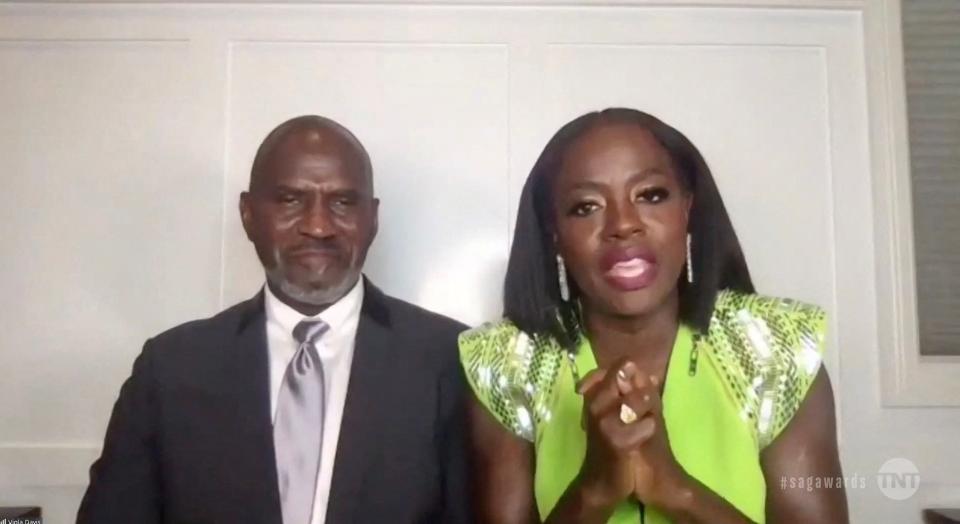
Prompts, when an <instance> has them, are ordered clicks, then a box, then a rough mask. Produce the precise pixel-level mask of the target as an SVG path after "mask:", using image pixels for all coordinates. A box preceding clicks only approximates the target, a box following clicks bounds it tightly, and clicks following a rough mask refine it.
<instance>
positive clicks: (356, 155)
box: [249, 115, 373, 193]
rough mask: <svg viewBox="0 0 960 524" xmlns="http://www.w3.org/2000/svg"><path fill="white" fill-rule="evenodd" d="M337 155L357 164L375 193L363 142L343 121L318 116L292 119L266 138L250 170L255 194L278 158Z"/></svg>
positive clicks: (371, 170) (370, 165) (368, 157)
mask: <svg viewBox="0 0 960 524" xmlns="http://www.w3.org/2000/svg"><path fill="white" fill-rule="evenodd" d="M309 151H314V152H319V151H324V152H333V153H335V154H336V155H338V156H339V157H341V158H342V159H343V161H344V162H348V163H351V164H355V166H356V167H357V168H358V169H357V171H358V172H360V173H361V174H362V176H363V177H364V178H365V182H366V183H367V184H369V187H370V191H371V193H372V192H373V165H372V163H371V162H370V155H369V154H368V153H367V150H366V148H364V147H363V144H361V143H360V140H359V139H358V138H357V137H356V135H354V134H353V133H351V132H350V130H349V129H347V128H346V127H344V126H342V125H340V123H339V122H337V121H335V120H332V119H330V118H326V117H323V116H318V115H303V116H298V117H295V118H291V119H290V120H287V121H286V122H284V123H282V124H280V125H279V126H277V127H275V128H274V129H273V131H270V134H268V135H267V137H266V138H264V139H263V142H262V143H261V144H260V147H259V148H258V149H257V154H256V156H255V157H254V158H253V166H252V167H251V169H250V185H249V188H250V190H251V191H253V190H254V188H255V187H256V186H258V185H260V182H261V181H262V179H263V177H264V176H266V175H267V174H269V166H270V165H271V163H272V162H273V161H274V160H277V158H276V157H278V156H286V155H289V154H290V153H293V152H309Z"/></svg>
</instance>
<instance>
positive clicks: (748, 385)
mask: <svg viewBox="0 0 960 524" xmlns="http://www.w3.org/2000/svg"><path fill="white" fill-rule="evenodd" d="M824 329H825V317H824V313H823V311H822V310H821V309H820V308H818V307H816V306H811V305H808V304H803V303H800V302H795V301H792V300H787V299H776V298H769V297H763V296H759V295H748V294H741V293H735V292H732V291H723V292H721V293H720V294H719V295H718V297H717V301H716V305H715V308H714V313H713V317H712V318H711V321H710V326H709V329H708V331H707V333H705V334H700V333H694V332H693V331H692V330H691V329H690V328H688V327H687V326H681V327H680V330H679V332H678V333H677V337H676V342H675V343H674V347H673V351H672V353H671V355H670V361H669V366H668V368H667V376H666V381H665V383H664V393H663V416H664V420H665V423H666V427H667V435H668V437H669V442H670V448H671V450H672V451H673V454H674V456H675V457H676V459H677V461H678V462H679V463H680V465H681V466H683V468H684V470H686V472H687V473H688V474H690V475H691V476H693V477H694V478H696V479H697V480H699V481H700V482H701V483H703V484H704V485H705V486H707V487H709V488H710V489H711V490H713V491H714V492H715V493H717V494H718V495H720V496H721V497H723V498H724V499H725V500H727V501H728V502H730V503H731V504H732V505H734V506H735V507H736V508H737V509H739V510H740V511H741V512H742V513H743V514H744V515H746V516H747V517H749V518H750V519H751V520H752V521H754V522H758V523H762V522H764V520H765V519H764V501H765V497H766V484H765V482H764V478H763V472H762V471H761V469H760V451H761V450H762V449H763V448H764V447H765V446H766V445H767V444H769V443H770V442H771V441H772V440H773V439H774V438H776V436H777V435H778V434H779V433H780V432H781V431H782V430H783V428H784V427H786V425H787V423H788V422H789V421H790V419H791V418H792V417H793V415H794V413H796V411H797V409H798V408H799V406H800V403H801V402H802V401H803V398H804V397H805V395H806V393H807V390H808V389H809V387H810V384H811V383H812V382H813V379H814V377H815V376H816V374H817V371H818V369H819V367H820V362H821V353H822V350H823V342H824ZM460 358H461V363H462V364H463V368H464V370H465V371H466V375H467V379H468V381H469V383H470V386H471V387H472V389H473V391H474V394H475V395H476V397H477V399H478V400H479V401H480V402H481V403H482V404H483V405H484V406H485V407H486V408H487V409H488V410H489V411H490V413H491V414H493V416H494V417H495V418H496V419H497V420H498V421H499V422H500V423H501V424H502V425H503V426H504V427H505V428H507V429H508V430H510V431H511V432H513V433H514V434H516V435H518V436H519V437H522V438H524V439H525V440H528V441H530V442H531V443H533V444H534V449H535V453H536V473H535V478H534V491H535V496H536V502H537V508H538V510H539V512H540V515H541V518H546V517H547V516H548V515H549V514H550V511H551V510H552V509H553V507H554V506H555V505H556V503H557V501H558V500H559V499H560V497H561V495H563V493H564V492H565V491H566V489H567V487H568V486H569V485H570V483H571V482H572V481H573V479H574V478H575V477H576V475H577V473H578V472H579V471H580V466H581V465H582V463H583V458H584V456H585V452H586V434H585V432H584V430H583V429H582V427H581V425H580V418H581V411H582V408H583V401H582V398H581V397H580V395H578V394H577V393H576V391H575V389H574V381H575V379H574V376H580V377H582V376H584V375H586V373H587V372H589V371H590V370H592V369H594V368H596V367H597V363H596V360H595V358H594V355H593V351H592V349H591V348H590V345H589V342H588V341H586V340H585V339H584V340H583V341H582V343H581V345H580V347H579V349H578V351H577V353H576V355H575V356H574V355H570V354H569V353H567V352H566V351H564V350H563V349H562V348H561V347H560V345H559V344H558V343H557V342H556V341H554V340H553V339H552V338H549V337H531V336H528V335H527V334H526V333H523V332H521V331H520V330H519V329H517V327H516V326H514V325H513V324H512V323H510V322H509V321H506V320H503V321H500V322H497V323H492V324H485V325H483V326H480V327H478V328H476V329H473V330H470V331H468V332H466V333H464V334H463V335H461V337H460ZM608 522H609V523H611V524H628V523H629V524H635V523H638V522H641V511H640V504H639V502H638V501H636V500H633V501H626V502H624V503H622V504H621V505H620V506H618V507H617V508H616V510H615V512H614V514H613V516H612V517H611V518H610V520H609V521H608ZM643 522H644V523H646V524H664V523H669V522H670V521H669V520H668V519H667V518H665V517H664V516H663V515H662V514H661V513H659V512H658V511H657V508H653V507H646V508H644V511H643Z"/></svg>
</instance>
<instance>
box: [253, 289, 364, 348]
mask: <svg viewBox="0 0 960 524" xmlns="http://www.w3.org/2000/svg"><path fill="white" fill-rule="evenodd" d="M263 288H264V289H263V296H264V309H265V310H266V314H267V324H268V325H270V324H272V325H273V327H275V328H278V331H281V332H283V333H285V334H286V335H287V336H289V337H290V339H291V340H293V328H294V327H296V325H297V324H299V323H300V322H301V321H302V320H306V319H311V320H316V319H319V320H322V321H324V322H326V323H327V325H329V326H330V331H329V332H328V333H327V334H326V335H324V337H323V339H324V340H325V341H335V340H340V339H342V338H343V337H351V338H352V337H353V336H355V335H356V331H357V324H358V322H359V317H360V308H361V306H362V305H363V295H364V292H363V278H358V279H357V283H356V284H354V285H353V287H352V288H351V289H350V291H348V292H347V294H346V295H344V296H342V297H340V299H339V300H337V301H336V302H334V303H333V304H330V306H328V307H327V308H326V309H324V310H323V311H321V312H320V313H319V314H317V315H314V316H312V317H308V316H305V315H303V314H302V313H300V312H299V311H297V310H295V309H293V308H292V307H290V306H288V305H287V304H285V303H284V302H283V301H282V300H280V299H279V298H278V297H277V296H276V295H274V294H273V291H271V290H270V286H268V285H264V286H263Z"/></svg>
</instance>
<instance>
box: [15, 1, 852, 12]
mask: <svg viewBox="0 0 960 524" xmlns="http://www.w3.org/2000/svg"><path fill="white" fill-rule="evenodd" d="M868 1H869V0H579V1H577V0H520V1H516V2H514V1H510V0H438V1H429V0H273V1H263V0H199V1H193V2H189V3H190V4H257V5H270V4H296V5H409V6H420V5H422V6H437V5H452V6H491V7H517V8H524V7H540V6H545V7H730V8H780V9H839V10H861V9H863V8H864V7H865V6H867V4H868ZM18 3H24V4H155V5H164V4H171V5H172V4H176V5H182V4H183V3H184V2H182V1H179V0H95V1H91V0H39V1H33V2H8V1H0V4H18Z"/></svg>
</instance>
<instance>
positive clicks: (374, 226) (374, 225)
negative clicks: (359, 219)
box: [370, 198, 380, 244]
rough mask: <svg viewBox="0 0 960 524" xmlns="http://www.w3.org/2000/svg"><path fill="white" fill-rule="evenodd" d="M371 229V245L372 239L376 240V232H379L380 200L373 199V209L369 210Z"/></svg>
mask: <svg viewBox="0 0 960 524" xmlns="http://www.w3.org/2000/svg"><path fill="white" fill-rule="evenodd" d="M370 212H371V213H373V216H372V217H371V219H372V221H371V229H370V243H371V244H372V243H373V239H375V238H377V232H378V231H380V199H379V198H374V199H373V207H372V208H371V211H370Z"/></svg>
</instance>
